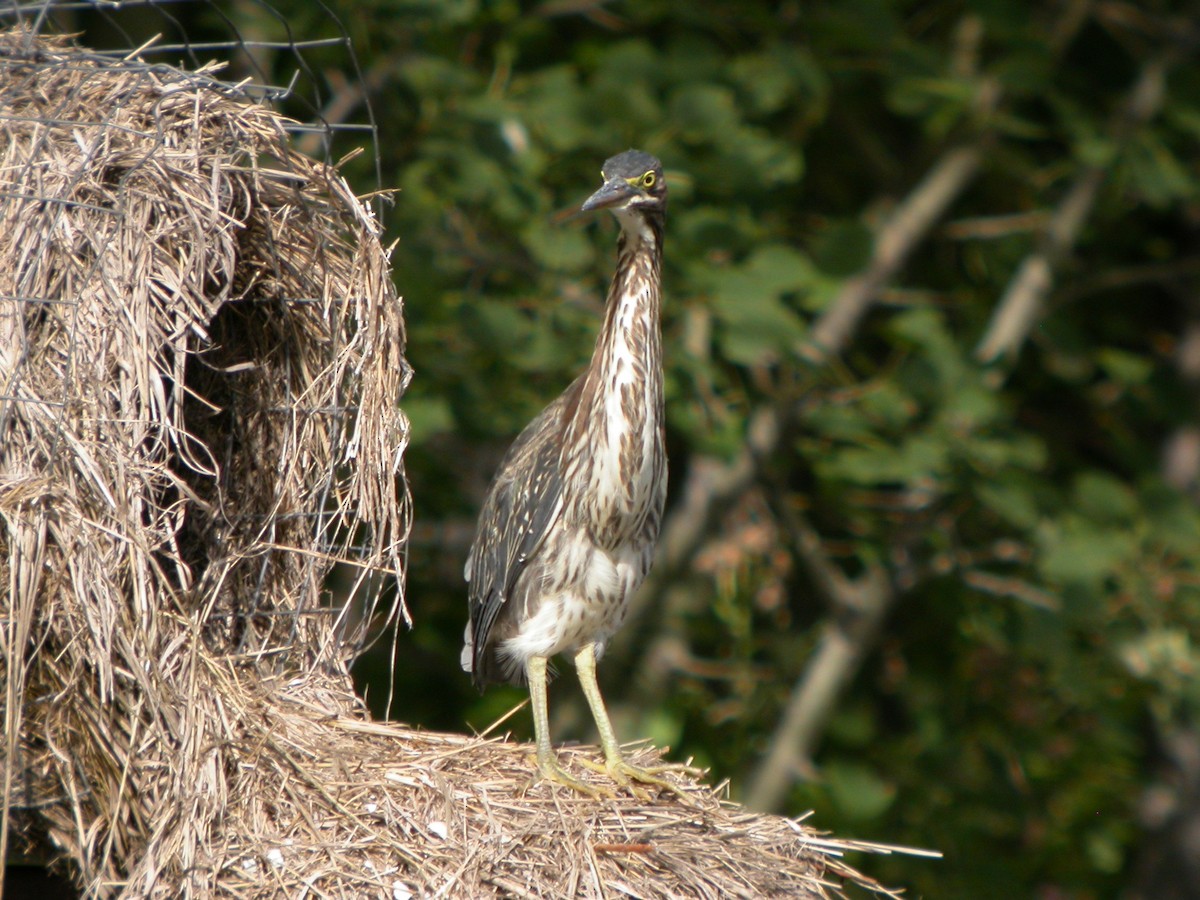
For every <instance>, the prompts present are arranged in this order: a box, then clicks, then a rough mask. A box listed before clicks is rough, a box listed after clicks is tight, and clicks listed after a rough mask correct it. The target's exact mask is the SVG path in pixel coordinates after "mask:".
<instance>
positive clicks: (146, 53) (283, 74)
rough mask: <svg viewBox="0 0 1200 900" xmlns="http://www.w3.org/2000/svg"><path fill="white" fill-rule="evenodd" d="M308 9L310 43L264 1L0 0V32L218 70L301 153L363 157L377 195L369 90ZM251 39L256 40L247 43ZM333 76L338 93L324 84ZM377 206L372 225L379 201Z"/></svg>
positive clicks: (333, 34)
mask: <svg viewBox="0 0 1200 900" xmlns="http://www.w3.org/2000/svg"><path fill="white" fill-rule="evenodd" d="M312 7H313V9H315V10H319V11H320V15H319V16H317V17H310V19H308V20H306V23H305V28H306V30H313V29H319V30H320V31H322V32H325V33H324V34H323V35H322V36H320V37H314V38H306V39H301V38H299V37H298V36H297V35H296V34H295V32H294V31H293V28H292V25H291V23H289V21H288V19H287V17H286V16H284V15H283V14H282V13H281V12H280V11H279V10H277V9H276V8H275V7H273V6H272V5H271V4H269V3H265V2H263V0H242V2H236V0H225V2H219V0H32V2H21V0H0V28H3V27H12V26H15V25H22V26H24V27H25V28H27V29H28V30H29V31H30V32H31V33H33V34H43V33H45V34H79V35H80V37H79V41H80V43H81V44H82V45H84V46H87V47H89V48H90V49H92V50H93V51H95V52H96V53H98V54H102V55H106V56H110V57H112V58H114V59H121V60H124V59H129V58H130V57H132V56H135V55H136V57H137V59H138V60H141V61H144V62H147V63H156V62H157V63H161V64H166V65H173V66H178V67H180V68H184V69H190V70H192V71H197V70H200V69H204V68H207V67H208V66H210V65H211V63H213V62H214V61H216V62H218V63H220V64H222V66H223V68H222V70H221V76H222V81H224V82H227V83H229V84H236V86H237V90H238V92H239V93H240V94H242V95H243V96H245V97H248V98H253V99H256V100H258V101H259V102H262V103H265V104H268V105H270V106H272V107H273V108H275V109H277V110H279V111H280V112H282V113H284V114H285V115H287V116H289V117H290V118H291V119H292V120H293V121H291V122H289V123H286V124H285V125H284V127H285V129H286V130H287V131H288V132H289V133H290V134H292V135H294V136H295V137H296V138H297V141H296V147H297V149H298V150H300V152H302V153H305V154H307V155H309V156H312V157H315V158H317V159H321V160H323V161H324V162H326V163H333V162H335V161H336V160H337V158H338V157H339V156H341V155H342V154H343V153H345V152H349V151H351V150H358V149H361V148H363V147H367V148H368V149H369V152H370V154H371V160H372V162H373V164H374V171H373V173H372V176H371V177H372V178H373V180H374V184H375V189H376V190H377V191H378V190H380V189H382V186H383V174H382V172H383V170H382V161H381V158H380V152H379V140H378V138H379V133H378V129H377V127H376V124H375V113H374V110H373V108H372V106H371V97H370V92H369V90H368V85H367V80H366V78H365V77H364V75H363V72H362V69H361V67H360V65H359V61H358V56H357V54H356V53H355V51H354V46H353V43H352V41H351V38H350V34H349V32H348V31H347V30H346V27H345V25H344V24H343V23H342V21H341V19H340V18H339V17H338V16H337V15H336V14H335V13H334V11H333V10H332V9H331V8H330V7H329V6H328V5H326V4H325V3H323V2H321V0H313V2H312ZM239 22H240V23H241V24H239ZM247 29H253V30H254V31H255V32H258V34H257V36H254V37H247V36H246V35H245V34H243V31H245V30H247ZM333 73H336V75H335V76H334V77H336V79H337V85H336V88H335V87H332V86H330V84H329V82H330V80H331V75H333ZM375 203H376V213H377V215H378V214H380V213H381V212H382V209H381V204H382V203H383V195H382V194H378V195H376V200H375Z"/></svg>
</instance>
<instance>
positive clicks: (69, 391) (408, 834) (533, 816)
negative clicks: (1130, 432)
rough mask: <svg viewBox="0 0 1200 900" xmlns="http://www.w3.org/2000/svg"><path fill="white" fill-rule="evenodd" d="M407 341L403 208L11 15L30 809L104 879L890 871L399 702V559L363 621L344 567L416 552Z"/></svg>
mask: <svg viewBox="0 0 1200 900" xmlns="http://www.w3.org/2000/svg"><path fill="white" fill-rule="evenodd" d="M403 338H404V336H403V322H402V317H401V307H400V303H399V299H398V298H397V297H396V295H395V292H394V290H393V288H392V286H391V282H390V280H389V277H388V271H387V259H386V254H385V252H384V250H383V249H382V248H381V247H380V245H379V242H378V230H377V226H376V224H375V222H374V220H373V219H372V217H371V215H370V213H369V212H368V211H367V210H366V209H364V207H363V206H362V205H361V204H360V203H359V202H358V201H357V200H356V199H355V197H354V196H353V195H352V194H351V193H350V191H349V190H348V189H347V187H346V185H345V184H344V183H343V182H342V180H341V179H340V178H339V176H338V175H337V174H336V173H335V172H333V171H331V170H330V169H329V168H328V167H326V166H324V165H321V164H319V163H316V162H313V161H311V160H309V159H307V158H305V157H303V156H300V155H298V154H296V153H294V152H293V151H292V150H291V149H289V145H288V142H287V139H286V136H285V134H284V130H283V122H282V120H281V119H280V118H279V117H278V116H277V115H276V114H274V113H272V112H271V111H269V110H267V109H265V108H263V107H261V106H258V105H255V104H253V103H250V102H248V101H247V100H245V99H244V98H243V97H241V96H240V95H239V94H238V93H237V92H236V91H233V90H230V89H229V88H228V87H226V86H224V85H221V84H219V83H218V82H215V81H213V80H212V79H211V78H210V77H209V75H208V74H206V73H185V72H181V71H178V70H175V69H170V68H167V67H162V66H149V65H146V64H144V63H142V62H139V61H138V60H136V59H131V60H125V61H114V60H111V59H105V58H102V57H98V56H96V55H93V54H89V53H87V52H86V51H83V50H80V49H77V48H75V47H73V46H71V45H70V44H69V43H68V42H66V41H64V40H61V39H47V38H40V37H39V38H35V37H32V36H30V35H29V34H27V33H23V32H19V31H18V32H9V33H6V34H0V582H3V583H4V584H5V586H6V590H0V598H3V600H2V602H3V606H2V607H0V627H2V632H0V667H2V668H3V677H4V680H5V688H4V690H5V695H6V696H5V710H4V725H5V733H4V741H3V750H4V755H3V760H0V762H2V763H3V777H4V780H5V788H4V794H3V796H4V797H5V798H6V799H7V802H6V803H5V804H4V811H5V817H6V820H7V816H8V811H9V808H10V807H11V806H13V805H15V806H18V807H21V808H22V810H23V811H22V816H21V823H22V824H24V825H32V826H33V827H35V828H36V829H37V830H41V831H43V832H44V835H45V837H47V838H48V839H49V842H50V844H51V845H52V846H53V847H55V848H56V850H57V852H58V853H59V854H60V855H61V856H62V858H64V859H65V860H66V861H67V863H68V865H69V867H70V869H71V871H72V872H73V873H74V875H75V876H76V878H77V880H78V882H79V883H80V885H81V886H82V887H83V888H84V889H85V891H86V894H87V896H89V897H117V896H121V897H162V898H175V897H198V898H200V897H203V898H208V897H233V898H266V897H310V896H311V897H345V898H359V897H382V898H403V897H408V896H413V897H417V896H437V897H461V898H470V897H479V896H485V895H491V896H496V895H499V896H512V897H547V898H549V897H556V898H557V897H591V898H601V897H619V896H632V897H646V898H667V897H673V898H674V897H711V898H724V897H766V896H787V897H827V896H831V895H834V894H836V893H837V889H836V888H835V887H833V886H831V885H830V884H829V883H827V879H832V880H834V881H841V880H852V881H856V882H858V883H860V884H864V885H866V886H868V887H871V888H872V889H877V888H878V886H877V885H873V884H872V883H871V882H869V880H867V879H863V878H862V877H861V876H858V875H857V874H856V873H854V872H852V871H851V870H850V869H848V868H846V867H845V865H844V864H843V863H842V862H841V860H840V854H841V852H842V851H844V850H846V849H865V850H886V849H887V848H881V847H870V846H865V845H864V846H857V847H855V846H854V845H851V844H847V843H845V842H838V841H830V840H823V839H821V838H820V837H819V836H817V834H816V833H815V832H813V831H811V830H809V829H807V828H805V827H803V826H800V825H799V824H797V823H795V822H792V821H789V820H786V819H781V818H778V817H773V816H755V815H749V814H747V813H745V812H744V811H741V810H739V809H738V808H736V807H734V806H732V805H731V804H728V803H726V802H725V801H724V800H723V799H722V798H721V795H720V794H719V793H718V792H714V791H713V790H712V789H710V788H708V787H705V786H702V785H698V784H696V783H694V782H691V781H689V780H687V779H684V778H683V777H682V776H681V777H680V780H679V784H680V791H681V792H682V793H683V794H684V796H685V797H686V802H683V801H681V800H680V799H679V798H661V799H660V800H659V801H657V802H649V803H644V802H641V801H639V800H637V799H635V798H633V797H630V796H625V795H623V796H621V797H619V798H617V799H614V800H612V801H609V802H602V803H597V802H595V801H591V800H588V799H585V798H582V797H578V796H575V795H573V794H571V793H570V792H564V791H561V790H559V789H557V788H555V787H553V786H550V785H546V784H538V785H535V786H532V787H531V786H530V785H529V777H530V773H531V768H530V765H529V760H528V756H529V753H530V748H529V747H527V746H520V745H515V744H509V743H503V742H498V741H488V740H484V739H480V738H467V737H462V736H457V735H438V734H428V733H422V732H419V731H412V730H408V729H401V728H395V727H391V726H385V725H380V724H377V723H373V722H371V721H369V719H368V717H367V715H366V714H365V711H364V710H363V708H362V705H361V703H359V702H358V700H357V699H356V698H355V697H354V695H353V693H352V692H351V690H350V686H349V680H348V678H347V676H346V664H347V661H348V658H349V657H350V656H352V655H353V653H354V652H355V650H356V649H357V647H358V646H359V643H360V640H361V637H362V634H363V630H364V628H365V627H366V624H367V623H368V622H369V620H370V619H372V618H373V617H374V618H387V617H388V613H387V612H386V611H376V610H375V609H374V602H375V600H376V598H377V596H378V585H379V581H378V579H377V578H374V577H371V578H368V577H367V576H366V575H363V576H361V577H359V578H358V579H357V588H358V593H359V594H360V595H361V596H360V598H359V602H358V603H357V604H355V605H354V607H353V608H355V609H357V612H356V614H355V617H354V619H353V620H352V621H343V620H341V619H340V618H338V617H336V616H334V615H332V614H331V612H330V611H329V610H328V609H325V608H324V607H323V606H322V603H323V600H322V596H321V585H322V582H323V579H324V577H325V576H326V575H327V574H328V573H329V571H330V569H331V567H332V566H333V565H334V564H335V561H336V560H342V559H347V558H351V557H353V558H354V559H355V560H356V563H355V567H354V568H352V569H351V571H353V572H361V573H368V572H372V571H378V570H381V569H382V570H389V569H390V570H394V571H398V570H399V569H400V564H401V554H402V548H403V542H404V539H405V536H406V532H407V527H408V522H409V507H408V503H407V493H406V491H405V490H403V480H402V478H400V479H399V481H400V487H401V488H402V489H401V490H400V491H399V492H397V490H396V487H397V485H396V482H397V476H398V475H399V474H400V461H401V456H402V451H403V448H404V445H405V439H406V434H407V431H406V424H405V421H404V419H403V416H402V415H401V413H400V411H399V410H398V408H397V407H396V401H397V399H398V398H399V396H400V394H401V392H402V391H403V388H404V386H405V384H406V380H407V377H408V367H407V364H406V363H405V360H404V356H403V350H404V345H403ZM351 521H353V522H356V523H359V524H358V526H357V529H355V530H352V529H351V528H350V527H349V525H348V524H347V523H348V522H351ZM363 530H366V531H369V532H370V534H369V539H367V540H365V541H363V540H362V539H363V534H362V533H361V532H362V531H363ZM360 541H361V542H362V543H363V544H364V546H363V547H358V546H357V543H358V542H360ZM397 610H398V611H402V610H403V607H402V604H399V603H398V606H397ZM564 755H565V756H566V757H567V758H568V759H569V758H570V757H571V756H572V751H565V753H564ZM656 755H657V754H656V753H655V752H654V751H650V750H646V749H644V748H643V749H641V750H637V751H635V752H634V757H635V761H637V762H643V763H644V762H648V761H652V760H653V759H654V758H656Z"/></svg>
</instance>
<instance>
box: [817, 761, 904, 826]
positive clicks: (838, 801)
mask: <svg viewBox="0 0 1200 900" xmlns="http://www.w3.org/2000/svg"><path fill="white" fill-rule="evenodd" d="M824 775H825V783H826V785H827V787H828V789H829V795H830V797H831V798H832V800H833V802H834V804H835V805H836V806H837V808H838V810H839V811H840V812H841V813H842V814H843V815H845V816H846V817H847V818H849V819H852V820H854V821H857V822H863V821H867V820H869V819H875V818H878V817H879V816H881V815H883V813H885V812H886V811H887V809H888V807H890V806H891V805H892V803H893V802H895V800H896V786H895V785H894V784H892V783H891V782H889V781H887V780H886V779H884V778H883V777H882V776H881V775H879V774H878V773H877V772H876V771H875V770H874V769H871V768H869V767H868V766H865V765H861V764H859V763H852V762H831V763H828V764H827V765H826V766H825V768H824Z"/></svg>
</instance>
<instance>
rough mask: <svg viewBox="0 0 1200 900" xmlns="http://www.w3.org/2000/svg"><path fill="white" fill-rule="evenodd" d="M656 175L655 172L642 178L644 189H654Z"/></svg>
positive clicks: (648, 173)
mask: <svg viewBox="0 0 1200 900" xmlns="http://www.w3.org/2000/svg"><path fill="white" fill-rule="evenodd" d="M654 180H655V175H654V173H653V172H647V173H646V174H645V175H643V176H642V187H654Z"/></svg>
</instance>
